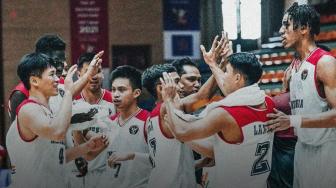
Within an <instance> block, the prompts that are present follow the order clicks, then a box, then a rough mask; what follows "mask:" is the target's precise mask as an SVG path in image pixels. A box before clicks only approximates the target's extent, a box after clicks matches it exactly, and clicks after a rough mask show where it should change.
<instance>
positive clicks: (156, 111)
mask: <svg viewBox="0 0 336 188" xmlns="http://www.w3.org/2000/svg"><path fill="white" fill-rule="evenodd" d="M161 105H162V103H157V105H156V107H155V108H154V109H153V110H152V112H151V113H150V117H151V118H152V117H156V116H158V117H159V127H160V131H161V133H162V135H163V136H164V137H166V138H167V139H173V138H174V137H169V136H168V135H167V134H166V133H165V132H164V131H163V127H162V124H161V117H160V110H161Z"/></svg>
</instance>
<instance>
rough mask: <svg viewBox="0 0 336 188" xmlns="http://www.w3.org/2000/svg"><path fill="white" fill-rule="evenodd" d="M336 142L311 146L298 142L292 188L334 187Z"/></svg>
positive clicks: (335, 180)
mask: <svg viewBox="0 0 336 188" xmlns="http://www.w3.org/2000/svg"><path fill="white" fill-rule="evenodd" d="M335 173H336V141H328V142H326V143H324V144H322V145H320V146H311V145H307V144H303V143H302V142H300V141H298V142H297V144H296V147H295V156H294V183H293V187H294V188H317V187H321V188H322V187H323V188H335V187H336V178H335Z"/></svg>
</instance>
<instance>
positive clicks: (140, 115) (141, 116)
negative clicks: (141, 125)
mask: <svg viewBox="0 0 336 188" xmlns="http://www.w3.org/2000/svg"><path fill="white" fill-rule="evenodd" d="M149 116H150V113H149V112H148V111H147V110H144V109H141V111H140V112H139V113H138V114H137V115H136V116H135V117H136V118H138V119H139V120H141V121H146V120H147V118H148V117H149Z"/></svg>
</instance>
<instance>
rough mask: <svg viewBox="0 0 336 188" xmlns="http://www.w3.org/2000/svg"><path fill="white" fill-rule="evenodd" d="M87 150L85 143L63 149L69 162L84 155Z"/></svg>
mask: <svg viewBox="0 0 336 188" xmlns="http://www.w3.org/2000/svg"><path fill="white" fill-rule="evenodd" d="M88 152H89V150H88V148H87V147H86V144H85V143H84V144H81V145H79V146H75V147H72V148H68V149H66V151H65V159H66V162H70V161H72V160H74V159H76V158H78V157H81V156H85V155H86V154H87V153H88Z"/></svg>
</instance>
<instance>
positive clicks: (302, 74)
mask: <svg viewBox="0 0 336 188" xmlns="http://www.w3.org/2000/svg"><path fill="white" fill-rule="evenodd" d="M307 76H308V70H307V69H305V70H303V71H302V73H301V80H305V79H306V78H307Z"/></svg>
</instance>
